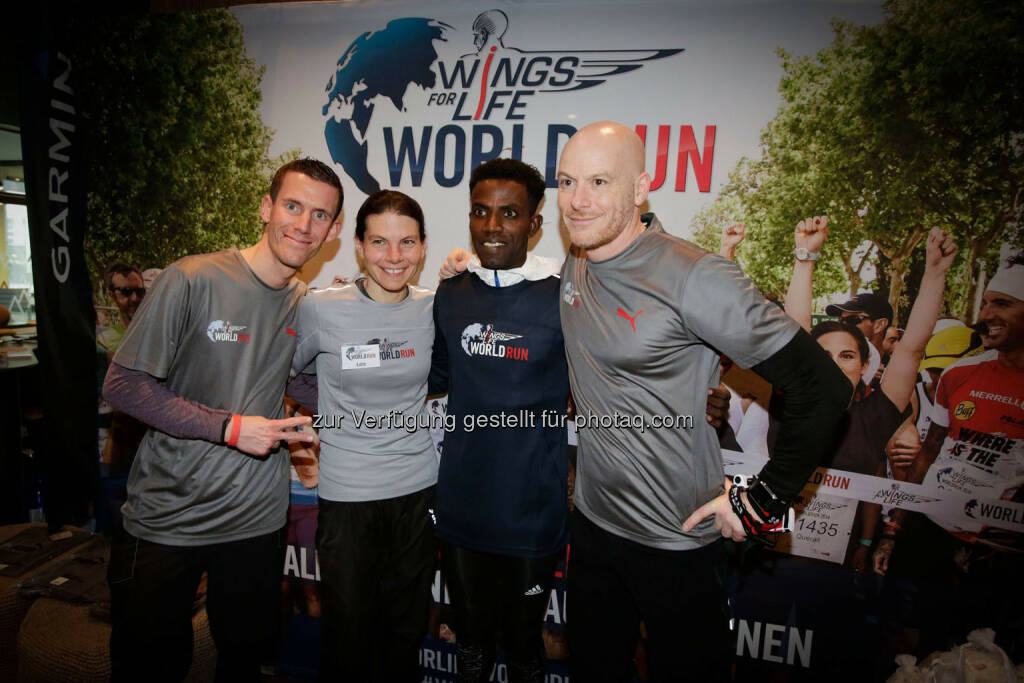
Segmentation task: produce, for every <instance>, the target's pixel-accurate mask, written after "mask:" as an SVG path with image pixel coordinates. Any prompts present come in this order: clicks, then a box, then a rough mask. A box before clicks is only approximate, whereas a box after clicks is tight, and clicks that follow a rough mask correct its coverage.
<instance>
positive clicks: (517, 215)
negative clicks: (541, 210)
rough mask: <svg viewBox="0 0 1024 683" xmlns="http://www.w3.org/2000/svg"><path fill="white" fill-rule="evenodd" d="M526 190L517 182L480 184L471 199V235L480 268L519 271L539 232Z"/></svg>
mask: <svg viewBox="0 0 1024 683" xmlns="http://www.w3.org/2000/svg"><path fill="white" fill-rule="evenodd" d="M540 222H541V217H540V214H534V213H533V212H531V211H530V199H529V196H528V195H527V192H526V187H525V186H523V184H522V183H518V182H516V181H514V180H498V179H489V180H481V181H480V182H478V183H477V184H476V186H475V187H474V188H473V192H472V194H470V196H469V235H470V237H471V239H472V240H473V249H474V250H476V254H477V257H478V258H479V259H480V264H481V265H482V266H483V267H484V268H490V269H492V270H508V269H510V268H518V267H519V266H521V265H523V263H525V262H526V247H527V245H528V243H529V241H530V238H531V237H532V236H533V235H534V234H535V233H536V232H537V230H538V229H539V228H540Z"/></svg>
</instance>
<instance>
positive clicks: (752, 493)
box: [747, 479, 789, 523]
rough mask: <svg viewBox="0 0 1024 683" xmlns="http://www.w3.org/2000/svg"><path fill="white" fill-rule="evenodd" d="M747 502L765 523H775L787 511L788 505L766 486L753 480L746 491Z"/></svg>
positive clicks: (757, 480)
mask: <svg viewBox="0 0 1024 683" xmlns="http://www.w3.org/2000/svg"><path fill="white" fill-rule="evenodd" d="M747 500H749V501H750V503H751V505H753V507H754V509H755V510H756V511H757V514H758V515H759V516H761V517H762V518H763V519H764V521H765V522H767V523H776V522H779V521H781V520H782V518H783V517H784V516H785V515H786V513H787V512H788V511H789V503H788V502H786V501H784V500H782V499H781V498H779V497H778V496H777V495H775V492H774V491H772V490H771V488H769V486H768V484H766V483H764V482H763V481H761V480H760V479H755V481H754V483H753V484H751V486H750V488H749V489H747Z"/></svg>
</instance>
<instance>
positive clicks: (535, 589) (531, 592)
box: [523, 583, 544, 597]
mask: <svg viewBox="0 0 1024 683" xmlns="http://www.w3.org/2000/svg"><path fill="white" fill-rule="evenodd" d="M543 592H544V589H543V588H541V587H540V584H539V583H538V584H537V585H536V586H534V587H533V588H531V589H530V590H528V591H526V592H525V593H523V595H524V596H526V597H530V596H531V595H540V594H541V593H543Z"/></svg>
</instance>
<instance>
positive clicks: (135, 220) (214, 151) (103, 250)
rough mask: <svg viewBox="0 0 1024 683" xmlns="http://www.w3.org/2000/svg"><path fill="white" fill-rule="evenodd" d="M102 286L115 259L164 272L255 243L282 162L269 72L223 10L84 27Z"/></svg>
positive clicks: (87, 20) (92, 246)
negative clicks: (263, 111) (271, 121)
mask: <svg viewBox="0 0 1024 683" xmlns="http://www.w3.org/2000/svg"><path fill="white" fill-rule="evenodd" d="M76 23H77V27H76V35H78V36H80V42H79V44H78V46H77V47H76V58H77V61H76V62H75V64H76V70H77V71H76V74H75V79H76V82H77V88H79V92H80V94H81V99H82V105H83V112H82V117H83V120H84V121H85V122H86V131H85V133H86V142H85V144H86V145H87V157H88V161H87V163H88V168H87V172H86V176H87V177H88V179H89V183H90V185H89V194H88V220H89V232H88V236H87V238H86V242H85V248H86V253H87V256H88V259H89V265H90V269H91V272H92V276H93V281H94V282H99V273H100V272H102V268H103V266H104V264H106V263H107V262H109V261H112V260H121V261H127V262H129V263H136V264H138V265H139V266H140V267H141V268H148V267H163V266H164V265H166V264H167V263H169V262H171V261H174V260H176V259H178V258H181V257H182V256H185V255H187V254H195V253H202V252H208V251H215V250H218V249H224V248H226V247H229V246H232V245H247V244H251V243H252V242H254V241H255V240H256V239H258V237H259V235H260V233H261V231H262V225H261V224H260V221H259V217H258V213H257V209H258V204H257V200H258V198H259V197H260V196H261V195H263V194H265V193H266V190H267V187H268V185H269V180H270V174H271V172H272V171H273V169H274V168H275V167H276V166H277V160H271V159H270V158H269V157H268V149H269V146H270V140H271V135H272V132H273V131H271V130H270V129H269V128H267V127H266V126H265V125H263V122H262V120H261V119H260V116H259V112H258V106H259V103H260V100H261V93H260V88H259V85H260V80H261V79H262V75H263V68H262V67H260V66H257V65H256V64H255V62H253V60H251V59H249V58H248V57H246V55H245V50H244V47H243V42H242V27H241V25H240V24H239V23H238V21H237V19H235V17H234V16H233V15H232V14H231V13H230V12H228V11H226V10H215V11H209V12H179V13H175V14H163V15H139V16H131V17H107V16H100V15H86V14H85V13H83V14H82V16H81V17H80V18H79V19H78V20H77V22H76Z"/></svg>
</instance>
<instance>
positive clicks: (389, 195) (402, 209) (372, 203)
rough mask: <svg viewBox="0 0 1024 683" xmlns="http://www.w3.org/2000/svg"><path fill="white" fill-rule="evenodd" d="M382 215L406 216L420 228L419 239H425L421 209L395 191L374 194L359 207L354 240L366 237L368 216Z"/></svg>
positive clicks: (406, 196) (414, 201) (412, 200)
mask: <svg viewBox="0 0 1024 683" xmlns="http://www.w3.org/2000/svg"><path fill="white" fill-rule="evenodd" d="M382 213H393V214H396V215H398V216H408V217H409V218H411V219H413V220H414V221H416V222H417V223H418V224H419V226H420V239H421V240H425V239H427V231H426V228H425V227H424V225H423V209H422V208H420V205H419V203H418V202H417V201H416V200H415V199H413V198H412V197H410V196H409V195H407V194H405V193H404V192H398V191H397V190H381V191H380V192H374V193H373V194H371V195H370V196H369V197H367V198H366V201H365V202H363V205H362V206H360V207H359V213H357V214H356V239H357V240H359V241H360V242H362V241H363V238H364V237H365V236H366V219H367V218H369V217H370V216H379V215H380V214H382Z"/></svg>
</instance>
